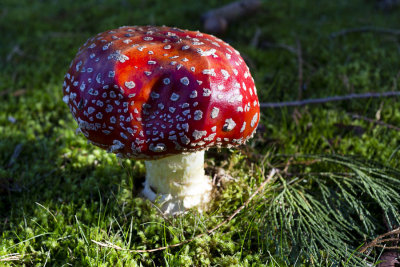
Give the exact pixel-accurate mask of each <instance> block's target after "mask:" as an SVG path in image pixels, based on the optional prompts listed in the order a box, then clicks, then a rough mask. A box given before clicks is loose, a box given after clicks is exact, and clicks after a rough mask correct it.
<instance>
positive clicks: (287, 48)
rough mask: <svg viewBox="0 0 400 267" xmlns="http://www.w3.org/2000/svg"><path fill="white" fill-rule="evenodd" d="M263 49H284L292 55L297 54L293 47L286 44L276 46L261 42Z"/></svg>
mask: <svg viewBox="0 0 400 267" xmlns="http://www.w3.org/2000/svg"><path fill="white" fill-rule="evenodd" d="M262 46H263V47H266V48H280V49H285V50H287V51H289V52H291V53H293V54H297V50H296V48H294V47H293V46H290V45H287V44H276V43H270V42H263V43H262Z"/></svg>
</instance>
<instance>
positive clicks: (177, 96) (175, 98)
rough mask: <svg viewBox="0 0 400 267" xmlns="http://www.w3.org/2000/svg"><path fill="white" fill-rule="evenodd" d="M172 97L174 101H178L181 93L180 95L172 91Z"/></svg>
mask: <svg viewBox="0 0 400 267" xmlns="http://www.w3.org/2000/svg"><path fill="white" fill-rule="evenodd" d="M170 99H171V100H172V101H177V100H178V99H179V95H178V94H175V93H172V95H171V97H170Z"/></svg>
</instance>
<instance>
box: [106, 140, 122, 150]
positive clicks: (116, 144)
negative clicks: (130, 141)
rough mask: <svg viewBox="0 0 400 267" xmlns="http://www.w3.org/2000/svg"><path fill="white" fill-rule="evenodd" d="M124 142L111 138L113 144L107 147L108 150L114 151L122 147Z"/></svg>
mask: <svg viewBox="0 0 400 267" xmlns="http://www.w3.org/2000/svg"><path fill="white" fill-rule="evenodd" d="M124 146H125V145H124V144H123V143H121V141H119V140H113V145H112V146H111V147H110V148H109V149H108V151H109V152H114V151H116V150H119V149H122V148H124Z"/></svg>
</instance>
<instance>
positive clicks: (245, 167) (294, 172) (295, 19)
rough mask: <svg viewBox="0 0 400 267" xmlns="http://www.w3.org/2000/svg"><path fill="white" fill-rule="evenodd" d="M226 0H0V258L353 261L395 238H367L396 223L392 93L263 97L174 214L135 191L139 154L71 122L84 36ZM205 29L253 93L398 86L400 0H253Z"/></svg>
mask: <svg viewBox="0 0 400 267" xmlns="http://www.w3.org/2000/svg"><path fill="white" fill-rule="evenodd" d="M227 2H229V1H214V0H205V1H190V2H188V1H183V0H172V1H156V0H150V1H144V0H112V1H102V0H87V1H67V0H47V1H28V0H20V1H14V0H3V1H1V2H0V32H1V37H0V44H1V45H0V70H1V71H0V265H1V266H20V265H25V266H45V265H47V266H140V265H142V266H163V265H165V266H207V265H212V266H294V265H296V266H310V265H313V266H339V265H340V266H346V265H347V266H357V265H359V266H365V265H369V264H376V263H378V262H379V259H380V257H381V256H382V255H385V251H388V250H382V246H386V247H395V246H397V245H398V243H397V242H396V240H397V241H398V235H395V234H394V233H392V234H390V235H389V234H387V235H385V236H382V237H381V238H380V239H378V240H375V242H372V243H371V241H373V240H374V239H375V238H377V237H379V236H380V235H383V234H385V233H387V232H389V231H391V230H394V229H396V227H399V222H400V219H399V218H400V216H399V213H398V211H399V210H400V194H399V188H400V160H399V159H400V153H399V148H400V142H399V140H400V103H399V101H398V99H397V98H396V97H373V98H363V99H356V98H354V99H350V100H345V101H336V102H326V103H321V104H309V105H303V106H298V107H278V108H271V107H268V105H267V104H265V105H264V106H265V107H263V108H262V110H261V121H260V125H259V128H258V131H257V133H256V135H255V137H254V138H253V139H252V140H251V141H249V142H248V144H247V145H245V146H241V147H239V148H237V149H220V150H217V149H215V150H213V149H212V150H210V151H208V152H207V153H206V172H207V173H208V174H209V175H211V176H213V175H214V174H217V173H218V171H219V170H221V169H224V171H225V173H226V174H227V175H226V176H220V177H219V178H220V181H219V182H220V183H219V185H218V186H217V190H218V197H217V198H216V199H215V201H213V203H212V204H211V208H210V211H208V212H205V213H203V214H198V213H196V212H194V211H191V212H188V213H187V214H185V215H182V216H178V217H173V218H164V217H163V216H161V215H160V213H159V212H158V210H157V209H156V208H155V207H154V205H153V204H152V203H150V202H149V201H146V200H144V199H142V198H140V197H139V196H138V194H137V190H138V186H139V185H140V182H141V181H143V179H144V173H145V168H144V164H143V162H142V161H138V160H133V159H124V160H121V159H118V158H116V157H115V155H114V154H108V153H107V152H106V151H103V150H101V149H99V148H97V147H95V146H93V145H90V144H87V142H86V140H85V138H84V136H82V135H76V134H75V129H76V128H77V124H76V122H75V121H74V120H73V118H72V115H71V114H70V112H69V109H68V107H67V106H66V105H65V103H64V102H63V101H62V83H63V79H64V78H63V77H64V75H65V73H66V71H67V69H68V66H69V64H70V62H71V60H72V59H73V57H74V55H75V54H76V52H77V50H78V48H79V47H80V46H81V45H82V44H83V43H84V42H85V41H86V40H87V39H88V38H90V37H92V36H93V35H95V34H97V33H99V32H103V31H106V30H109V29H113V28H117V27H119V26H123V25H148V24H151V25H168V26H176V27H179V28H183V29H191V30H202V23H201V14H202V13H204V12H206V11H207V10H209V9H212V8H216V7H218V6H220V5H222V4H224V3H227ZM218 37H220V38H221V39H223V40H225V41H226V42H228V43H230V44H231V45H232V46H233V47H235V48H236V49H237V50H239V51H240V52H241V54H242V56H243V58H244V59H245V60H246V62H247V64H248V66H249V68H250V70H251V72H252V75H253V77H254V79H255V81H256V84H257V90H258V96H259V100H260V102H262V103H270V102H273V103H278V102H284V101H297V100H307V99H315V98H326V97H331V96H345V95H351V94H365V93H369V92H377V93H382V92H397V91H399V88H398V87H399V85H398V83H399V77H400V67H399V66H400V7H394V8H393V9H382V8H379V6H378V5H377V3H376V2H375V1H372V0H368V1H366V0H354V1H347V0H339V1H327V0H324V1H310V0H308V1H306V0H299V1H265V2H263V5H262V8H260V10H259V11H258V12H255V13H254V14H252V15H251V16H250V17H246V18H244V19H242V20H240V21H236V22H233V23H231V24H229V28H228V30H227V31H226V32H225V33H224V34H221V35H219V36H218ZM272 169H275V170H277V172H278V173H277V174H276V175H274V177H273V178H272V179H271V180H270V181H269V183H268V184H266V185H265V187H264V188H263V190H260V191H259V192H258V193H257V194H256V195H255V196H254V198H253V199H251V201H250V203H249V204H248V205H247V206H246V207H245V208H244V209H242V210H241V212H240V213H238V214H237V215H236V216H235V217H234V218H233V219H231V220H229V221H228V222H227V223H225V224H224V225H222V226H221V227H220V228H218V229H216V230H215V231H213V232H212V233H210V234H204V235H201V234H202V233H205V232H207V231H208V230H209V229H212V228H214V227H215V226H216V225H218V224H219V223H221V222H222V221H224V220H225V219H226V218H228V217H229V216H230V215H231V214H233V213H234V212H235V210H237V209H238V208H240V207H241V206H242V205H243V204H244V203H245V202H246V201H247V200H248V199H249V197H250V196H251V195H252V194H253V193H254V192H256V190H257V188H258V187H259V186H260V185H261V184H262V183H263V181H265V179H266V178H267V177H268V174H269V173H270V171H271V170H272ZM224 177H225V178H224ZM226 177H228V178H226ZM399 232H400V231H399ZM395 233H396V232H395ZM397 234H399V233H397ZM197 235H201V236H200V237H198V238H194V239H193V240H192V241H191V242H187V243H185V240H188V239H191V238H193V237H195V236H197ZM396 238H397V239H396ZM382 239H389V240H386V241H385V240H383V241H382ZM181 242H184V244H180V243H181ZM173 244H180V245H178V246H175V247H168V245H173ZM163 246H167V248H166V249H160V250H158V251H156V252H137V251H134V250H149V249H153V248H160V247H163ZM369 266H371V265H369Z"/></svg>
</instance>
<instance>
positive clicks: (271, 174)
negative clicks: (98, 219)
mask: <svg viewBox="0 0 400 267" xmlns="http://www.w3.org/2000/svg"><path fill="white" fill-rule="evenodd" d="M276 172H277V170H276V169H272V170H271V171H270V173H269V174H268V177H267V179H265V181H264V182H262V183H261V184H260V186H259V187H258V188H257V190H256V191H254V193H253V194H251V196H250V197H249V199H247V200H246V202H245V203H243V205H242V206H240V207H239V208H238V209H237V210H235V212H233V213H232V215H230V216H229V217H228V218H226V219H225V220H224V221H222V222H220V223H219V224H218V225H216V226H215V227H214V228H212V229H209V230H207V231H206V232H204V233H201V234H199V235H197V236H195V237H192V238H190V239H186V240H184V241H182V242H180V243H177V244H172V245H168V246H164V247H159V248H153V249H135V250H130V249H124V248H121V247H120V246H117V245H114V244H112V243H111V242H108V241H106V243H103V242H99V241H96V240H93V239H92V242H93V243H95V244H97V245H99V246H101V247H107V248H113V249H116V250H125V251H129V252H132V253H146V252H147V253H150V252H156V251H162V250H166V249H169V248H173V247H179V246H182V245H185V244H187V243H190V242H192V241H193V240H195V239H197V238H200V237H203V236H205V235H210V234H212V233H213V232H215V231H216V230H218V229H219V228H220V227H221V226H223V225H224V224H226V223H228V222H230V221H231V220H232V219H233V218H234V217H235V216H236V215H238V214H239V213H240V212H241V211H242V210H243V209H244V208H245V207H247V205H248V204H249V203H250V202H251V201H252V199H253V198H254V197H255V196H256V195H257V194H258V193H260V192H261V191H262V190H263V189H264V187H265V186H266V185H267V184H268V183H270V182H271V181H272V179H273V178H274V176H275V174H276Z"/></svg>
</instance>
